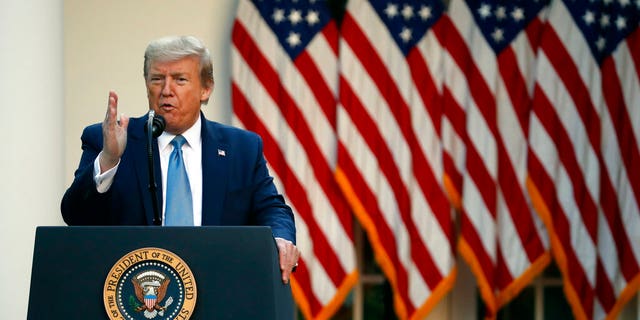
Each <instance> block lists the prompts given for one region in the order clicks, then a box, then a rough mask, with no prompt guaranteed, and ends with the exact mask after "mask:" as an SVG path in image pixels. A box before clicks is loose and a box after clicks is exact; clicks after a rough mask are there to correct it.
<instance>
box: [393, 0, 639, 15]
mask: <svg viewBox="0 0 640 320" xmlns="http://www.w3.org/2000/svg"><path fill="white" fill-rule="evenodd" d="M639 1H640V0H639ZM384 13H386V14H387V17H389V19H391V18H395V16H397V15H398V6H397V5H395V4H391V3H389V4H387V8H386V9H384Z"/></svg>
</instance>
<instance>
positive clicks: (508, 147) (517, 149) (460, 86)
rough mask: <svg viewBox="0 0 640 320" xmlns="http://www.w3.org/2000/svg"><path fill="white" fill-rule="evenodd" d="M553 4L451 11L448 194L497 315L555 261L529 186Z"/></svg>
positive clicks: (465, 250)
mask: <svg viewBox="0 0 640 320" xmlns="http://www.w3.org/2000/svg"><path fill="white" fill-rule="evenodd" d="M545 5H546V3H545V1H529V2H526V1H491V0H483V1H477V0H467V1H464V0H452V1H451V3H450V6H449V12H448V17H449V18H450V21H451V25H448V26H447V30H448V31H447V33H446V36H445V40H444V42H445V47H446V51H447V58H448V59H447V60H446V63H445V80H444V89H443V97H444V104H445V106H444V108H445V112H444V113H445V118H444V120H443V132H444V133H443V136H444V137H445V139H444V143H445V149H446V154H445V163H446V173H447V177H449V179H448V181H450V182H449V183H448V184H447V186H448V187H447V190H448V193H449V194H450V198H451V199H453V200H454V205H455V206H456V207H457V208H458V209H459V211H460V240H459V243H458V250H459V252H460V254H461V256H462V257H463V258H464V259H465V260H466V261H467V262H468V264H469V265H470V267H471V270H472V272H473V273H474V274H475V275H476V280H477V282H478V286H479V289H480V294H481V297H482V299H483V301H484V303H485V305H486V310H487V316H488V317H493V316H495V315H496V313H497V311H498V309H499V308H500V307H502V306H503V305H505V304H506V303H508V302H509V301H510V300H511V299H512V298H513V297H515V296H516V295H517V294H518V293H519V292H520V291H521V290H522V289H523V288H524V287H525V286H527V285H528V284H529V283H530V281H531V280H532V279H533V278H534V277H535V276H536V275H537V274H539V273H540V272H541V271H542V270H543V269H544V268H545V267H546V266H547V265H548V264H549V262H550V260H551V257H550V254H549V251H548V248H549V241H548V236H547V233H546V230H545V228H544V225H543V223H542V221H541V220H540V218H539V217H538V216H537V215H536V214H535V213H534V212H533V210H532V208H531V206H530V204H529V200H528V198H527V192H526V187H525V181H526V176H527V166H526V159H527V134H528V122H529V114H530V102H531V98H530V97H531V91H532V87H533V83H534V78H533V76H532V75H533V74H534V72H533V71H534V69H535V51H536V48H537V46H538V42H539V35H540V32H541V30H542V26H543V19H544V15H545V12H546V11H545V10H544V9H545ZM445 21H447V20H445Z"/></svg>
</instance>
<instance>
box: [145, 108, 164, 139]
mask: <svg viewBox="0 0 640 320" xmlns="http://www.w3.org/2000/svg"><path fill="white" fill-rule="evenodd" d="M166 125H167V123H166V121H164V117H163V116H161V115H159V114H155V112H154V111H153V110H151V111H149V118H148V119H147V125H146V126H145V127H144V132H145V133H149V127H151V136H152V137H153V138H157V137H159V136H160V135H161V134H162V132H164V128H165V127H166Z"/></svg>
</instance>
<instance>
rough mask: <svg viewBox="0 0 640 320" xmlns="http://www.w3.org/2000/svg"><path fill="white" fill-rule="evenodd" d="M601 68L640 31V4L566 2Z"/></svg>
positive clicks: (634, 0)
mask: <svg viewBox="0 0 640 320" xmlns="http://www.w3.org/2000/svg"><path fill="white" fill-rule="evenodd" d="M564 3H565V5H566V6H567V8H568V9H569V11H570V12H571V15H572V16H573V20H574V21H575V22H576V24H577V25H578V27H579V28H580V31H582V34H584V37H585V40H586V41H587V43H588V44H589V48H591V54H593V57H594V58H595V59H596V61H597V62H598V64H602V61H603V60H604V59H605V58H606V57H608V56H609V55H610V54H611V53H612V52H613V51H614V50H615V49H616V48H617V47H618V45H619V44H620V42H621V41H622V40H624V39H625V38H626V37H627V36H628V35H629V34H630V33H631V32H633V31H634V30H636V28H638V18H639V16H640V0H564Z"/></svg>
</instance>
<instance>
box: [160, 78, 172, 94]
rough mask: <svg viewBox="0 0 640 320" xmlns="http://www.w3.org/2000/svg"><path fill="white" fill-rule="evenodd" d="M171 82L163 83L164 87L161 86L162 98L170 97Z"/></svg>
mask: <svg viewBox="0 0 640 320" xmlns="http://www.w3.org/2000/svg"><path fill="white" fill-rule="evenodd" d="M171 92H172V90H171V81H165V82H164V85H163V86H162V95H163V96H170V95H171Z"/></svg>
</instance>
